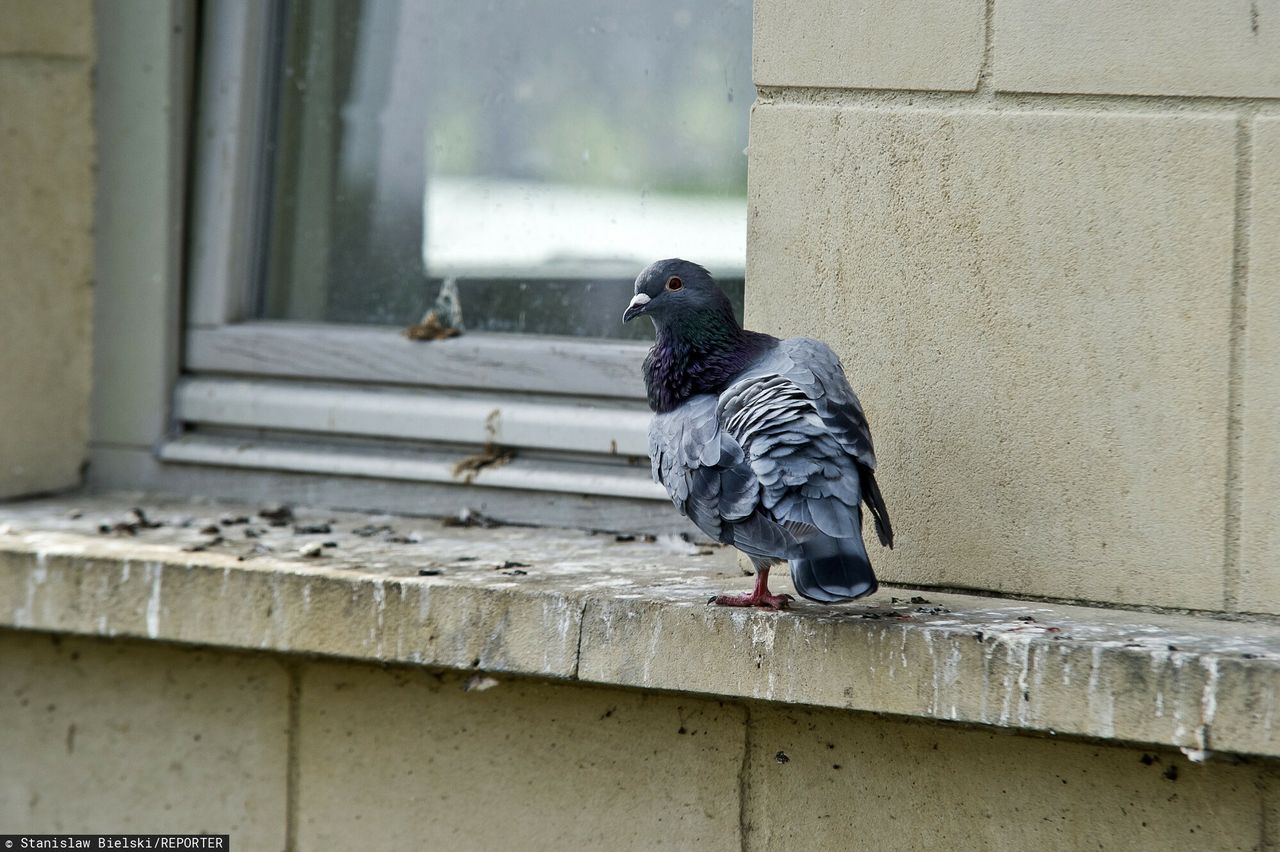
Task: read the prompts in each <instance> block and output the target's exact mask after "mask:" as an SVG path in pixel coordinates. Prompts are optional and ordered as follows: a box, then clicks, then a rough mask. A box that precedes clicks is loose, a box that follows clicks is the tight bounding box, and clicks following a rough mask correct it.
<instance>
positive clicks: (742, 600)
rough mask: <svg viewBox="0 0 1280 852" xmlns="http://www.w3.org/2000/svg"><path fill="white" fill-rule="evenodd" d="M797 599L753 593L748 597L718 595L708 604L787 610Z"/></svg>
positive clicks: (788, 596)
mask: <svg viewBox="0 0 1280 852" xmlns="http://www.w3.org/2000/svg"><path fill="white" fill-rule="evenodd" d="M793 600H795V598H793V597H791V595H771V594H767V593H766V594H763V595H761V594H757V593H756V592H751V593H750V594H746V595H717V596H716V597H714V598H712V599H711V600H709V601H707V603H711V604H715V605H716V606H758V607H760V608H761V609H786V608H787V604H789V603H791V602H792V601H793Z"/></svg>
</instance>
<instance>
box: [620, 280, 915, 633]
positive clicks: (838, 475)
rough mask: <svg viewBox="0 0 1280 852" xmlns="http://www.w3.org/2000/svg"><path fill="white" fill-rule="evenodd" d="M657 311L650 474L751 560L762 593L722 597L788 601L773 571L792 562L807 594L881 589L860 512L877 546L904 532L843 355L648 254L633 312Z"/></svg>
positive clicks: (700, 523) (824, 596)
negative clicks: (774, 331)
mask: <svg viewBox="0 0 1280 852" xmlns="http://www.w3.org/2000/svg"><path fill="white" fill-rule="evenodd" d="M638 316H647V317H649V318H650V319H652V320H653V325H654V329H655V330H656V332H657V335H656V338H657V339H656V340H655V342H654V345H653V348H652V349H651V350H650V351H649V356H648V357H647V358H646V359H645V362H644V379H645V386H646V388H647V389H648V394H649V407H650V408H652V409H653V410H654V412H655V413H654V417H653V423H652V424H651V425H650V427H649V456H650V458H651V459H652V463H653V478H654V479H655V480H657V481H658V482H660V483H662V484H663V485H664V486H665V487H666V489H667V493H668V494H670V495H671V502H672V503H674V504H675V506H676V508H677V509H679V510H680V513H681V514H683V515H685V516H686V517H688V518H689V519H690V520H691V521H693V522H694V524H696V525H697V527H698V529H700V530H702V531H703V532H704V533H706V534H707V535H709V536H711V537H712V538H714V539H716V540H717V541H721V542H723V543H725V544H731V545H733V546H734V547H736V548H738V549H739V550H741V551H742V552H743V553H745V554H747V556H749V557H750V558H751V563H752V564H753V565H754V566H755V568H756V586H755V590H754V591H753V592H751V593H750V594H747V595H721V596H719V597H716V598H713V599H712V602H714V603H717V604H721V605H723V606H761V607H768V608H771V609H780V608H782V607H785V606H786V605H787V602H788V601H790V600H792V597H791V596H790V595H775V594H770V592H769V568H770V567H771V566H773V565H776V564H778V563H780V562H783V561H786V562H790V563H791V582H792V583H793V584H794V585H795V587H796V591H797V592H799V593H800V594H801V595H802V596H803V597H806V598H808V599H809V600H813V601H818V602H820V603H840V602H842V601H849V600H853V599H855V598H860V597H863V596H865V595H869V594H871V593H873V592H874V591H875V590H876V589H877V587H878V584H877V583H876V575H875V572H874V571H872V570H871V561H870V560H869V559H868V558H867V550H866V547H865V546H864V545H863V543H862V508H861V504H862V503H864V502H865V503H866V504H867V509H868V510H869V511H870V512H871V516H872V518H874V519H875V525H876V532H877V534H878V535H879V537H880V543H881V544H883V545H885V546H887V547H893V528H892V527H891V526H890V524H889V513H888V510H887V509H886V508H885V505H884V499H883V498H882V497H881V496H880V488H879V487H878V486H877V485H876V478H875V472H874V471H875V466H876V459H875V453H874V450H873V448H872V446H871V430H870V427H869V426H868V425H867V418H866V415H865V414H863V413H862V406H861V405H860V404H859V403H858V397H857V396H855V395H854V393H853V390H852V389H851V388H850V387H849V382H848V381H847V380H846V379H845V375H844V369H843V368H842V367H841V366H840V359H839V358H837V357H836V354H835V353H834V352H832V351H831V349H830V347H828V346H827V345H826V344H825V343H822V342H821V341H818V340H813V339H811V338H807V337H792V338H788V339H786V340H779V339H778V338H776V337H772V336H770V335H768V334H761V333H759V332H755V331H746V330H744V329H743V328H742V326H740V325H739V324H738V320H737V318H736V317H735V316H734V315H733V308H732V306H731V305H730V304H729V300H728V298H727V297H726V296H725V295H724V293H723V292H721V290H720V288H719V287H718V286H717V285H716V283H715V281H714V280H712V278H711V275H710V273H708V272H707V270H705V269H703V268H702V267H701V266H698V265H697V264H696V263H691V262H689V261H687V260H680V259H678V258H673V259H670V260H659V261H657V262H656V263H653V264H651V265H650V266H649V267H648V268H646V269H645V270H644V271H643V272H641V273H640V277H638V278H637V279H636V287H635V298H633V299H632V300H631V304H630V305H629V306H628V307H627V310H626V313H624V314H623V316H622V319H623V321H624V322H625V321H629V320H632V319H634V318H635V317H638Z"/></svg>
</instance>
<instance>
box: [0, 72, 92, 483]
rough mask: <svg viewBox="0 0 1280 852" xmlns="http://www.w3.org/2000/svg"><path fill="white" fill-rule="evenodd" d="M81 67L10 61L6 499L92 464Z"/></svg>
mask: <svg viewBox="0 0 1280 852" xmlns="http://www.w3.org/2000/svg"><path fill="white" fill-rule="evenodd" d="M91 100H92V92H91V89H90V84H89V71H88V68H87V66H86V65H84V64H83V63H51V62H48V61H46V60H42V59H0V104H3V108H0V197H2V198H3V199H4V203H3V204H2V205H0V258H3V259H4V262H3V264H0V304H2V305H3V306H4V309H3V310H0V364H3V365H4V366H3V369H0V400H2V401H3V402H0V497H6V496H12V495H15V494H23V493H31V492H39V491H49V490H54V489H59V488H66V487H68V486H72V485H75V484H76V483H77V482H78V481H79V479H80V468H81V465H82V463H83V462H84V459H85V449H86V441H87V432H88V406H89V374H90V314H91V310H92V292H91V289H90V286H91V277H92V268H91V266H92V249H93V246H92V230H91V229H92V224H93V129H92V125H91V119H90V115H91V113H90V109H91Z"/></svg>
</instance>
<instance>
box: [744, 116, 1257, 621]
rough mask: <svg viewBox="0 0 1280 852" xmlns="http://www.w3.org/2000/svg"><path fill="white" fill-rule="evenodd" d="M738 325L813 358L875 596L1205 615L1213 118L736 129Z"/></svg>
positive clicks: (792, 120) (1215, 304)
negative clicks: (843, 412) (955, 591)
mask: <svg viewBox="0 0 1280 852" xmlns="http://www.w3.org/2000/svg"><path fill="white" fill-rule="evenodd" d="M751 133H752V142H751V147H752V164H751V166H752V172H751V182H750V202H749V219H748V228H749V242H748V287H747V317H748V321H749V325H752V326H754V327H758V328H761V329H762V330H766V331H771V332H774V333H777V334H782V335H796V334H803V335H809V336H814V337H818V338H822V339H824V340H826V341H828V342H829V343H830V344H831V345H832V346H833V347H834V348H835V349H836V350H837V352H839V353H840V355H841V356H842V358H843V360H844V363H845V365H846V368H847V370H848V373H849V376H850V379H851V381H852V383H853V385H854V387H855V389H856V390H857V391H858V392H859V394H860V395H861V398H862V401H863V403H864V404H865V406H866V409H867V411H868V414H869V417H870V420H871V424H872V427H873V429H874V432H875V438H876V445H877V454H878V457H879V460H880V480H881V482H882V485H883V489H884V492H885V495H886V500H887V502H888V506H889V510H890V513H891V514H892V516H893V521H894V528H895V530H896V532H897V534H898V539H897V549H896V550H893V551H887V550H883V549H881V548H880V547H879V546H878V545H873V546H872V561H873V563H875V565H876V566H877V568H878V570H879V572H880V574H881V577H882V578H883V579H887V580H890V581H896V582H907V583H921V584H929V585H933V584H939V585H945V586H953V587H964V588H976V589H994V590H999V591H1005V592H1020V593H1030V594H1037V595H1050V596H1055V597H1063V598H1072V599H1087V600H1098V601H1119V602H1129V603H1142V604H1157V605H1165V606H1180V607H1194V608H1209V609H1213V608H1220V607H1221V606H1222V605H1223V583H1224V578H1223V571H1222V565H1223V559H1224V545H1223V537H1224V536H1223V529H1224V524H1225V518H1224V500H1223V495H1224V493H1225V470H1226V433H1227V429H1226V416H1227V411H1226V409H1227V379H1228V376H1227V371H1228V362H1229V351H1228V350H1229V337H1230V335H1229V324H1230V312H1231V278H1232V255H1233V219H1234V217H1233V205H1234V201H1233V185H1234V146H1235V133H1234V121H1233V119H1232V118H1231V117H1229V116H1216V115H1201V116H1197V117H1189V116H1172V115H1160V114H1151V115H1124V116H1120V115H1114V114H1096V113H1086V112H1071V113H1065V112H1064V113H1047V112H1036V113H1020V112H1012V111H1009V112H1004V111H1001V112H972V111H966V112H946V111H934V110H907V111H893V112H891V111H885V110H873V109H839V108H820V107H788V106H758V107H757V108H756V110H755V112H754V114H753V119H752V131H751Z"/></svg>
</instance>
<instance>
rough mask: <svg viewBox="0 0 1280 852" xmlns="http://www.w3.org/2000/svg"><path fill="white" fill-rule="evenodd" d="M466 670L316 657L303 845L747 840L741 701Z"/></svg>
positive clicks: (305, 705) (618, 844)
mask: <svg viewBox="0 0 1280 852" xmlns="http://www.w3.org/2000/svg"><path fill="white" fill-rule="evenodd" d="M466 683H467V679H466V677H465V676H463V677H459V676H456V675H432V674H430V673H427V672H423V671H420V670H407V669H406V670H391V671H376V670H371V669H369V668H360V667H356V666H342V665H314V666H308V667H307V668H306V669H305V670H304V673H303V679H302V705H301V718H300V743H299V753H298V754H299V779H300V781H299V783H300V786H299V790H298V845H299V847H300V848H303V849H324V848H328V849H357V848H366V849H370V848H377V849H395V848H418V847H420V846H421V845H422V844H423V843H424V842H427V841H428V840H429V842H430V845H432V846H433V847H438V848H441V849H458V850H465V849H605V848H614V849H650V848H659V847H661V848H671V849H709V850H714V849H726V850H727V849H735V850H736V849H739V848H740V842H741V841H740V838H739V831H738V824H739V821H738V783H739V771H740V769H741V766H742V754H743V748H744V741H743V734H744V726H743V715H742V711H741V709H740V708H738V707H735V706H733V705H723V704H720V703H717V702H714V701H705V700H699V699H693V698H688V697H680V696H660V695H640V694H637V693H634V692H622V691H618V690H611V689H592V688H588V687H580V686H573V685H550V684H546V683H536V682H531V681H522V680H509V679H506V678H502V679H500V680H494V681H492V682H489V681H482V682H481V683H480V684H479V685H480V686H481V687H487V688H482V689H473V690H472V691H464V688H463V687H464V684H466ZM335 768H340V770H338V771H335Z"/></svg>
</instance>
